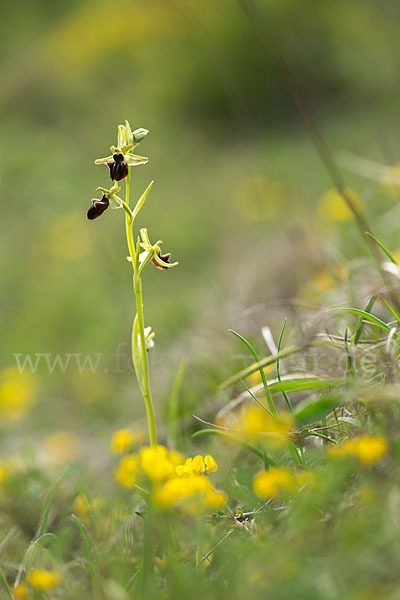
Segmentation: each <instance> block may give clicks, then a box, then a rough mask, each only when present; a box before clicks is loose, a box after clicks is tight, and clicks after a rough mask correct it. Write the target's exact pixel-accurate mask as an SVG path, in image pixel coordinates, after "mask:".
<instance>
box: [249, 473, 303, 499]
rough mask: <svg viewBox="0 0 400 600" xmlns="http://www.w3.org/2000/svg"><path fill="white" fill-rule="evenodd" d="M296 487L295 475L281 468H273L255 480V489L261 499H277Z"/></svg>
mask: <svg viewBox="0 0 400 600" xmlns="http://www.w3.org/2000/svg"><path fill="white" fill-rule="evenodd" d="M295 485H296V482H295V478H294V477H293V475H292V474H291V473H290V472H289V471H288V470H287V469H283V468H281V467H272V468H271V469H269V470H268V471H263V472H262V473H259V474H258V475H256V476H255V477H254V479H253V489H254V492H255V493H256V494H257V496H259V498H277V497H279V496H280V495H281V493H282V491H285V490H293V489H294V488H295Z"/></svg>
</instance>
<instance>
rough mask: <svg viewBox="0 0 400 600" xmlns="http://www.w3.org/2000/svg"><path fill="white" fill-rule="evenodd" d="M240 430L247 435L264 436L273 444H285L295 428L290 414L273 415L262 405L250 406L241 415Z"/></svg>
mask: <svg viewBox="0 0 400 600" xmlns="http://www.w3.org/2000/svg"><path fill="white" fill-rule="evenodd" d="M238 427H239V430H240V431H241V433H243V434H244V435H246V436H249V437H258V438H262V439H263V440H264V441H265V442H267V443H270V444H272V445H278V446H279V445H282V444H284V443H285V442H286V441H287V440H288V439H289V438H290V435H291V432H292V431H293V429H294V421H293V419H292V417H291V416H290V414H288V413H282V414H280V415H279V416H278V417H273V416H272V415H270V414H269V413H268V412H267V411H266V410H264V409H263V408H261V406H253V405H251V406H248V407H246V408H245V410H244V411H243V412H242V413H241V415H240V421H239V425H238Z"/></svg>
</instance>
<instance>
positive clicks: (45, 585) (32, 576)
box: [26, 569, 61, 591]
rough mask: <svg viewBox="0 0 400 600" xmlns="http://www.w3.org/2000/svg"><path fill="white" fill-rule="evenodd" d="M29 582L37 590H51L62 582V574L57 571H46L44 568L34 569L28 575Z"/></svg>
mask: <svg viewBox="0 0 400 600" xmlns="http://www.w3.org/2000/svg"><path fill="white" fill-rule="evenodd" d="M26 579H27V582H28V583H29V585H30V586H32V587H33V588H34V589H35V590H40V591H46V590H51V589H53V588H55V587H57V586H58V585H59V583H60V582H61V575H60V573H58V572H57V571H45V570H44V569H32V570H31V571H29V573H28V576H27V578H26Z"/></svg>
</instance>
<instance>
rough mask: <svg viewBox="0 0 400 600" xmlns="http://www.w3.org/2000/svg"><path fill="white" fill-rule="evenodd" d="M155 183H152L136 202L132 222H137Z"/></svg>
mask: <svg viewBox="0 0 400 600" xmlns="http://www.w3.org/2000/svg"><path fill="white" fill-rule="evenodd" d="M153 183H154V181H150V183H149V185H148V186H147V188H146V189H145V191H144V192H143V194H142V195H141V196H140V198H139V200H138V201H137V202H136V206H135V208H134V209H133V211H132V221H134V220H135V218H136V217H137V215H138V213H139V211H140V210H141V208H142V207H143V204H144V203H145V202H146V199H147V196H148V194H149V192H150V190H151V188H152V186H153Z"/></svg>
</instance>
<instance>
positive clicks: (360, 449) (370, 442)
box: [355, 436, 388, 465]
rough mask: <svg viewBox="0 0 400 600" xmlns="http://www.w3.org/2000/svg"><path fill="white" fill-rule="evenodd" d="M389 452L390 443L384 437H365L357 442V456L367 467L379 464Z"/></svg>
mask: <svg viewBox="0 0 400 600" xmlns="http://www.w3.org/2000/svg"><path fill="white" fill-rule="evenodd" d="M387 451H388V443H387V441H386V440H385V438H383V437H378V436H376V437H373V436H363V437H360V438H358V439H357V440H356V448H355V455H356V456H357V458H358V459H359V460H360V461H361V462H362V463H364V464H365V465H370V464H372V463H374V462H377V461H378V460H380V459H381V458H383V457H384V456H385V454H386V453H387Z"/></svg>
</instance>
